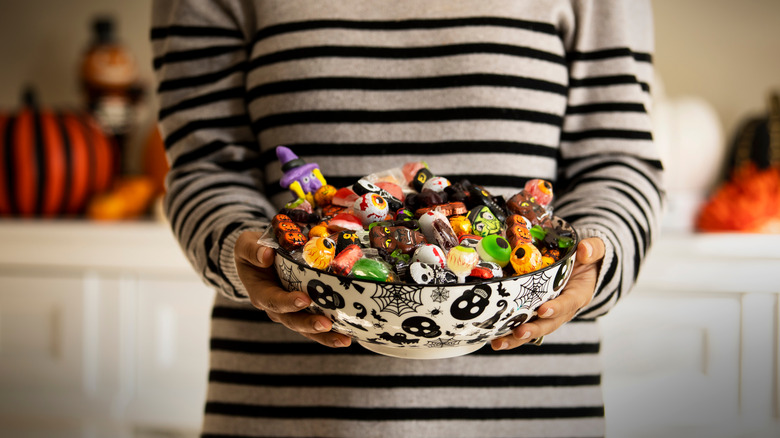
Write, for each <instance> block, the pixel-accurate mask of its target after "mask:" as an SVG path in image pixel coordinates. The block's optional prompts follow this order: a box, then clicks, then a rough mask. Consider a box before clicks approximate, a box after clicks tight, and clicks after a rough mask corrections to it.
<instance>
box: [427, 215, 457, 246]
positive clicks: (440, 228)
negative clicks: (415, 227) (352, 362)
mask: <svg viewBox="0 0 780 438" xmlns="http://www.w3.org/2000/svg"><path fill="white" fill-rule="evenodd" d="M419 222H420V229H421V230H422V232H423V234H424V235H425V238H426V239H427V240H428V243H434V244H436V245H439V247H441V249H443V250H444V251H449V250H450V249H452V248H453V247H455V246H457V245H458V236H457V235H455V231H454V230H453V229H452V225H450V221H449V220H447V216H445V215H444V214H442V213H440V212H438V211H429V212H428V213H425V214H424V215H422V216H420V219H419Z"/></svg>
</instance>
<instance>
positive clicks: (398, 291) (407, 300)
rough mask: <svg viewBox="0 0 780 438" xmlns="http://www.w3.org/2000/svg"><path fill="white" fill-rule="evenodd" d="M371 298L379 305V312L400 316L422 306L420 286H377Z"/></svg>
mask: <svg viewBox="0 0 780 438" xmlns="http://www.w3.org/2000/svg"><path fill="white" fill-rule="evenodd" d="M371 298H373V299H374V301H376V303H377V304H379V311H380V312H389V313H392V314H395V315H397V316H401V315H403V314H405V313H411V312H416V311H417V308H418V307H420V306H422V304H423V303H422V286H404V285H396V284H385V285H381V286H377V288H376V291H375V292H374V294H373V295H371Z"/></svg>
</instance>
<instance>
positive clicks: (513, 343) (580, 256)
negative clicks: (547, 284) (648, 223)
mask: <svg viewBox="0 0 780 438" xmlns="http://www.w3.org/2000/svg"><path fill="white" fill-rule="evenodd" d="M605 253H606V246H605V245H604V242H603V241H602V240H601V239H599V238H597V237H594V238H588V239H583V240H582V241H581V242H580V243H579V245H578V246H577V259H576V261H575V263H574V266H573V267H572V276H571V279H570V280H569V282H568V283H567V285H566V287H565V288H564V289H563V291H562V292H561V294H560V295H559V296H558V297H557V298H555V299H553V300H550V301H548V302H546V303H544V304H542V305H541V306H539V308H538V309H537V316H538V318H537V319H535V320H534V321H533V322H528V323H525V324H522V325H520V326H519V327H517V328H515V329H514V330H513V331H512V333H511V334H509V335H507V336H504V337H502V338H498V339H494V340H493V341H492V342H491V346H492V347H493V349H494V350H503V349H511V348H516V347H519V346H521V345H523V344H526V343H528V342H530V341H531V340H533V339H536V338H539V337H541V336H545V335H548V334H550V333H552V332H554V331H555V330H558V329H559V328H560V327H561V326H562V325H563V324H565V323H567V322H569V321H571V320H572V319H573V318H574V317H575V316H576V315H577V312H579V311H580V309H582V308H583V307H585V306H587V305H588V303H590V300H591V299H593V294H594V293H595V289H596V281H597V277H598V266H599V264H600V263H601V260H602V259H603V258H604V255H605Z"/></svg>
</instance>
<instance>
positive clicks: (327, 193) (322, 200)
mask: <svg viewBox="0 0 780 438" xmlns="http://www.w3.org/2000/svg"><path fill="white" fill-rule="evenodd" d="M335 195H336V188H335V187H333V186H332V185H330V184H325V185H324V186H322V187H320V188H319V189H317V191H316V192H314V202H316V203H317V205H318V206H320V207H325V206H326V205H330V204H331V202H332V201H333V196H335Z"/></svg>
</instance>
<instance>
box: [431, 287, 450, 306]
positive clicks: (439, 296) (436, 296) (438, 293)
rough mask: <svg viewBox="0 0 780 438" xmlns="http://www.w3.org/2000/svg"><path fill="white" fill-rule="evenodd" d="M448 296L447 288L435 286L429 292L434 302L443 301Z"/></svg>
mask: <svg viewBox="0 0 780 438" xmlns="http://www.w3.org/2000/svg"><path fill="white" fill-rule="evenodd" d="M449 298H450V292H449V291H448V290H447V288H444V287H437V288H436V289H434V290H433V291H432V292H431V300H433V302H434V303H443V302H445V301H447V300H448V299H449Z"/></svg>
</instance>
